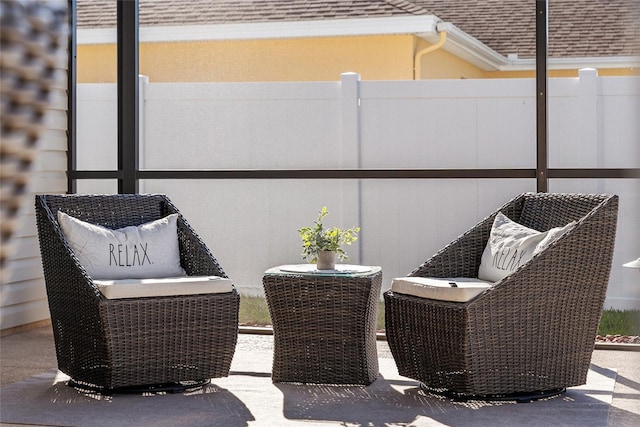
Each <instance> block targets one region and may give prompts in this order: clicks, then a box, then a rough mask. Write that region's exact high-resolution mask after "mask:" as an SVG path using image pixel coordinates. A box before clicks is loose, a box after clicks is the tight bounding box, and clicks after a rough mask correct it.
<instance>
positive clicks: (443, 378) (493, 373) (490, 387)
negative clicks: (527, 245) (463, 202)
mask: <svg viewBox="0 0 640 427" xmlns="http://www.w3.org/2000/svg"><path fill="white" fill-rule="evenodd" d="M499 211H502V212H503V213H504V214H505V215H507V216H508V217H510V218H511V219H513V220H515V221H517V222H519V223H521V224H523V225H525V226H527V227H529V228H533V229H536V230H539V231H546V230H548V229H550V228H552V227H558V226H562V225H565V224H567V223H569V222H571V221H577V224H576V226H575V227H573V228H572V229H571V230H570V231H568V232H567V233H565V234H564V235H563V236H562V237H561V238H560V239H558V240H557V241H556V242H555V243H554V244H552V245H551V246H549V247H548V248H547V249H545V250H544V251H542V252H540V253H539V254H537V255H536V256H534V257H533V258H532V259H531V260H530V261H529V262H527V263H525V264H523V265H521V266H520V267H519V268H518V269H517V270H516V271H514V272H513V273H512V274H511V275H509V276H507V277H505V278H504V279H502V280H501V281H499V282H497V283H496V284H495V286H493V287H492V288H489V289H488V290H486V291H484V292H483V293H481V294H480V295H479V296H477V297H476V298H475V299H472V300H470V301H468V302H464V303H461V302H448V301H439V300H433V299H427V298H420V297H415V296H411V295H405V294H400V293H398V292H393V291H391V290H390V291H387V292H385V294H384V300H385V319H386V334H387V339H388V342H389V346H390V348H391V351H392V354H393V357H394V359H395V362H396V365H397V367H398V372H399V373H400V374H401V375H403V376H406V377H409V378H413V379H416V380H418V381H420V382H421V383H422V384H421V386H422V387H423V388H424V389H426V390H427V391H430V392H435V393H441V394H445V395H448V396H450V397H454V398H459V399H463V400H464V399H469V398H482V399H508V400H524V401H527V400H531V399H535V398H537V397H542V396H545V395H553V394H558V393H561V392H563V391H564V389H565V388H566V387H570V386H575V385H581V384H585V383H586V376H587V371H588V369H589V363H590V360H591V353H592V351H593V348H594V341H595V336H596V333H597V328H598V323H599V321H600V316H601V312H602V308H603V303H604V299H605V294H606V290H607V285H608V280H609V273H610V270H611V262H612V256H613V247H614V241H615V234H616V222H617V211H618V197H617V196H609V195H583V194H546V193H538V194H534V193H526V194H522V195H520V196H518V197H516V198H514V199H513V200H511V201H510V202H508V203H507V204H505V205H504V206H502V207H501V208H500V209H499V210H497V211H496V212H494V213H493V214H492V215H490V216H489V217H487V218H486V219H484V220H483V221H481V222H480V223H479V224H477V225H476V226H475V227H473V228H472V229H470V230H469V231H467V232H466V233H464V234H463V235H461V236H460V237H458V238H457V239H456V240H454V241H453V242H452V243H450V244H449V245H447V246H446V247H445V248H444V249H442V250H440V251H439V252H438V253H437V254H435V255H434V256H433V257H432V258H430V259H429V260H427V261H426V262H425V263H424V264H422V265H421V266H419V267H418V268H416V269H415V270H414V271H412V272H411V273H410V274H409V276H418V277H477V275H478V268H479V264H480V260H481V257H482V252H483V250H484V248H485V246H486V243H487V240H488V238H489V234H490V230H491V226H492V223H493V220H494V217H495V215H496V214H497V212H499Z"/></svg>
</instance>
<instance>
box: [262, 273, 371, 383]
mask: <svg viewBox="0 0 640 427" xmlns="http://www.w3.org/2000/svg"><path fill="white" fill-rule="evenodd" d="M381 284H382V271H381V269H380V268H379V267H374V268H373V269H372V270H371V271H370V272H368V273H359V274H349V275H319V274H313V275H306V274H304V275H302V274H296V273H286V272H280V271H279V270H277V269H271V270H268V271H267V272H266V273H265V275H264V277H263V285H264V290H265V295H266V298H267V304H268V306H269V312H270V314H271V320H272V322H273V332H274V353H273V373H272V380H273V382H294V383H315V384H341V385H346V384H359V385H369V384H371V383H372V382H373V381H375V379H376V378H377V376H378V354H377V349H376V320H377V314H378V303H379V301H380V288H381Z"/></svg>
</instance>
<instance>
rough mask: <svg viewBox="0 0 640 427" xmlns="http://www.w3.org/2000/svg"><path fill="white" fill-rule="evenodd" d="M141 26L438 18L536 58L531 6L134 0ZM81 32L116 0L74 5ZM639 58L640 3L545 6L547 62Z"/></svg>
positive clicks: (102, 23) (389, 0) (111, 15)
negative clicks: (547, 17) (546, 9)
mask: <svg viewBox="0 0 640 427" xmlns="http://www.w3.org/2000/svg"><path fill="white" fill-rule="evenodd" d="M139 1H140V11H139V19H140V25H142V26H154V25H162V26H174V25H179V26H181V25H212V24H230V23H235V24H237V23H257V22H291V21H314V20H324V19H347V18H374V17H375V18H380V17H394V16H396V17H397V16H408V15H409V16H411V15H436V16H437V17H439V18H440V19H442V20H444V21H447V22H451V23H453V24H454V25H455V26H456V27H458V28H460V29H461V30H462V31H464V32H466V33H467V34H469V35H471V36H473V37H475V38H476V39H478V40H480V41H481V42H482V43H484V44H485V45H487V46H489V47H491V48H492V49H494V50H495V51H497V52H498V53H500V54H502V55H505V56H506V55H508V54H511V53H516V54H518V56H519V57H520V58H532V57H534V56H535V2H533V1H531V0H414V1H408V0H286V1H284V0H139ZM77 21H78V28H104V27H115V25H116V1H115V0H78V6H77ZM638 54H640V0H553V1H549V56H550V57H552V58H553V57H555V58H559V57H603V56H633V55H638Z"/></svg>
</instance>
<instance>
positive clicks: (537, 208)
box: [514, 193, 617, 231]
mask: <svg viewBox="0 0 640 427" xmlns="http://www.w3.org/2000/svg"><path fill="white" fill-rule="evenodd" d="M612 198H617V197H616V196H612V195H607V194H564V193H526V194H524V195H523V200H522V210H521V212H520V216H519V218H515V219H514V220H516V221H517V222H518V223H520V224H522V225H524V226H526V227H529V228H533V229H535V230H538V231H546V230H549V229H551V228H553V227H561V226H564V225H566V224H568V223H570V222H572V221H578V220H580V219H581V218H584V217H585V216H587V215H588V214H589V213H590V212H592V211H593V210H594V209H596V208H598V207H599V206H600V205H602V204H603V203H604V202H606V201H607V200H610V199H612Z"/></svg>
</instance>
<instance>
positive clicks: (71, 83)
mask: <svg viewBox="0 0 640 427" xmlns="http://www.w3.org/2000/svg"><path fill="white" fill-rule="evenodd" d="M67 4H68V7H69V15H68V16H69V43H68V47H67V48H68V50H69V57H68V60H67V171H68V172H67V193H69V194H73V193H76V189H77V183H76V180H75V179H72V178H71V176H70V174H69V172H70V171H75V170H76V168H77V165H78V162H77V152H78V150H77V149H76V88H77V86H76V81H77V67H76V58H77V31H76V28H77V25H76V22H77V18H76V16H77V13H76V0H68V1H67Z"/></svg>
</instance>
